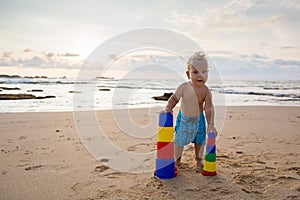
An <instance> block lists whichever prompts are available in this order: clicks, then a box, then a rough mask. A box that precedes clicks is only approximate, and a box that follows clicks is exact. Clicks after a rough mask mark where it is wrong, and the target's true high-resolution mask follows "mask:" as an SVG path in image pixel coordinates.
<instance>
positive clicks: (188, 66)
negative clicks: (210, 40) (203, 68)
mask: <svg viewBox="0 0 300 200" xmlns="http://www.w3.org/2000/svg"><path fill="white" fill-rule="evenodd" d="M193 60H198V61H199V60H205V61H206V62H207V60H206V57H205V54H204V52H203V51H197V52H196V53H194V55H192V56H191V57H190V58H189V59H188V61H187V63H186V71H190V69H191V66H193V65H192V63H193Z"/></svg>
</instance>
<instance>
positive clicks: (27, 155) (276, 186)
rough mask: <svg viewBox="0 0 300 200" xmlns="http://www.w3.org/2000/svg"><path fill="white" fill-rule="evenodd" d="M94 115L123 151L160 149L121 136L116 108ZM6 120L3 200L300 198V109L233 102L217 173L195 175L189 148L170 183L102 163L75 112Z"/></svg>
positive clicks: (1, 134)
mask: <svg viewBox="0 0 300 200" xmlns="http://www.w3.org/2000/svg"><path fill="white" fill-rule="evenodd" d="M130 112H131V113H132V116H133V120H135V122H136V123H137V124H140V125H147V124H148V123H149V122H150V121H151V120H150V119H151V117H149V113H148V110H147V109H136V110H132V111H130ZM150 115H151V113H150ZM152 115H154V113H153V112H152ZM96 116H97V121H98V122H99V125H100V126H101V127H102V128H103V130H104V131H105V133H106V134H107V136H108V138H109V139H110V140H111V141H112V142H113V143H115V144H116V145H117V146H120V147H121V148H123V149H124V150H125V151H131V152H149V151H152V152H154V151H155V142H156V138H155V137H151V138H147V139H136V138H132V137H130V136H126V135H124V134H122V130H119V129H118V127H117V125H116V124H115V123H114V119H113V117H112V115H111V111H97V115H96ZM0 122H1V124H0V138H1V139H0V151H1V152H0V161H1V162H0V177H1V178H0V199H300V181H299V180H300V107H265V106H262V107H228V108H227V115H226V120H225V125H224V128H223V130H222V133H221V136H220V138H219V140H218V142H217V172H218V174H217V176H214V177H204V176H202V175H201V174H197V173H196V172H195V162H194V160H193V159H194V157H193V148H192V146H188V147H187V148H186V150H185V152H184V157H183V167H182V168H181V169H180V172H179V174H178V176H177V177H176V178H174V179H170V180H159V179H157V178H155V177H153V174H152V173H126V172H121V171H118V170H115V169H112V168H110V167H109V166H107V165H106V164H107V163H105V162H102V163H101V162H100V161H97V160H96V159H95V158H94V157H92V156H91V154H90V153H89V152H88V151H87V150H86V148H85V147H84V146H83V144H82V142H81V140H80V139H79V136H78V134H77V132H76V129H75V123H74V120H73V115H72V113H64V112H61V113H15V114H0Z"/></svg>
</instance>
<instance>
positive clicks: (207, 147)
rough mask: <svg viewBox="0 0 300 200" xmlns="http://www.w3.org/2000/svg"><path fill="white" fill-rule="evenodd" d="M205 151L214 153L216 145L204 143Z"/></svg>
mask: <svg viewBox="0 0 300 200" xmlns="http://www.w3.org/2000/svg"><path fill="white" fill-rule="evenodd" d="M206 153H216V145H213V146H212V145H208V144H207V145H206Z"/></svg>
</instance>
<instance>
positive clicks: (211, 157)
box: [205, 153, 216, 162]
mask: <svg viewBox="0 0 300 200" xmlns="http://www.w3.org/2000/svg"><path fill="white" fill-rule="evenodd" d="M205 160H206V161H208V162H216V154H215V153H207V154H205Z"/></svg>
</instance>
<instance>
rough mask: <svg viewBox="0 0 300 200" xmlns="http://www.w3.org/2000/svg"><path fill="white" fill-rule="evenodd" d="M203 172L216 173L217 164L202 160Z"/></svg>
mask: <svg viewBox="0 0 300 200" xmlns="http://www.w3.org/2000/svg"><path fill="white" fill-rule="evenodd" d="M204 170H205V171H207V172H215V171H217V163H216V162H208V161H206V160H204Z"/></svg>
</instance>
